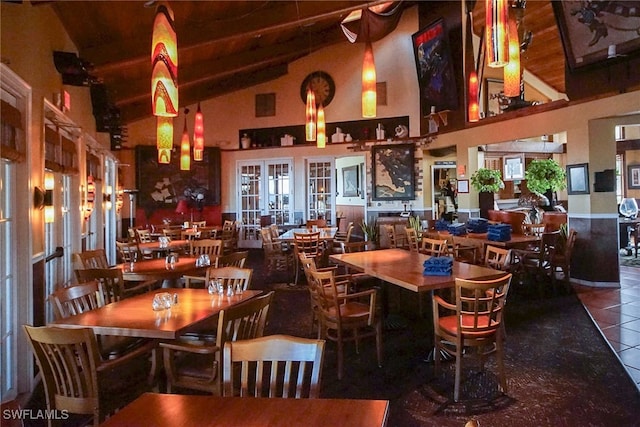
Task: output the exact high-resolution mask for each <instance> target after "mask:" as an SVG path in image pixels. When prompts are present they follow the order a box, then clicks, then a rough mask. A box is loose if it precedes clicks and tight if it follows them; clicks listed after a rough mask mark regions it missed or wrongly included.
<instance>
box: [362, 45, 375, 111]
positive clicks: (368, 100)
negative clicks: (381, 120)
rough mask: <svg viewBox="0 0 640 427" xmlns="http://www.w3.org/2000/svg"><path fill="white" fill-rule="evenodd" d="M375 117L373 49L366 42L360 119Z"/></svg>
mask: <svg viewBox="0 0 640 427" xmlns="http://www.w3.org/2000/svg"><path fill="white" fill-rule="evenodd" d="M375 116H376V65H375V63H374V61H373V47H372V46H371V42H367V43H366V46H365V49H364V60H363V62H362V117H375Z"/></svg>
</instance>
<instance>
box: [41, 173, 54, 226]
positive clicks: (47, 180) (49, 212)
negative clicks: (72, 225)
mask: <svg viewBox="0 0 640 427" xmlns="http://www.w3.org/2000/svg"><path fill="white" fill-rule="evenodd" d="M53 187H54V179H53V174H52V173H50V172H45V174H44V222H46V223H51V222H53V221H54V219H55V212H54V210H53Z"/></svg>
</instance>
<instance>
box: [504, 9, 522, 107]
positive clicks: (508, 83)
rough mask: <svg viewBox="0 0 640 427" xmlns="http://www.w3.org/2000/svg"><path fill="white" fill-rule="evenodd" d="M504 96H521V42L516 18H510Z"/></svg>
mask: <svg viewBox="0 0 640 427" xmlns="http://www.w3.org/2000/svg"><path fill="white" fill-rule="evenodd" d="M504 95H505V96H508V97H513V96H520V41H519V39H518V25H517V23H516V19H515V16H513V17H510V18H509V63H508V64H506V65H505V66H504Z"/></svg>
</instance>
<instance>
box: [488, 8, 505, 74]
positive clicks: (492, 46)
mask: <svg viewBox="0 0 640 427" xmlns="http://www.w3.org/2000/svg"><path fill="white" fill-rule="evenodd" d="M485 10H486V15H485V16H486V22H485V28H486V34H485V39H486V43H487V65H488V66H489V67H492V68H499V67H504V66H505V65H506V64H507V62H509V36H508V31H509V30H508V18H509V13H508V0H485Z"/></svg>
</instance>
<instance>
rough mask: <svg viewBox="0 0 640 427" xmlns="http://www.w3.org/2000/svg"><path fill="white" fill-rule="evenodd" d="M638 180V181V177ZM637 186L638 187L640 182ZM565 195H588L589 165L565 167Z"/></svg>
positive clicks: (581, 164)
mask: <svg viewBox="0 0 640 427" xmlns="http://www.w3.org/2000/svg"><path fill="white" fill-rule="evenodd" d="M639 171H640V167H639ZM639 175H640V173H639ZM638 180H639V181H640V176H639V177H638ZM638 186H639V187H640V182H639V183H638ZM567 193H568V194H589V165H588V164H587V163H580V164H578V165H567Z"/></svg>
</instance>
